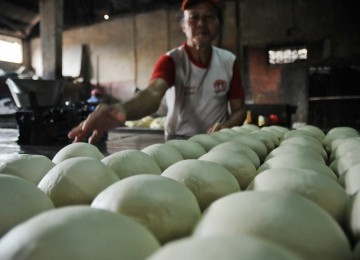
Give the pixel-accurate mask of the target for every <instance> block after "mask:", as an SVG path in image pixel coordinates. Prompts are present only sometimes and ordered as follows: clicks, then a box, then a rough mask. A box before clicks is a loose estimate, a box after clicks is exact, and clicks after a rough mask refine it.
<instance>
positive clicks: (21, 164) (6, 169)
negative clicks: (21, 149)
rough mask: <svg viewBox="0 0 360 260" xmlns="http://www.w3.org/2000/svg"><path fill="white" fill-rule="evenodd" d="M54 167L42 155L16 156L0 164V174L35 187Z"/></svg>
mask: <svg viewBox="0 0 360 260" xmlns="http://www.w3.org/2000/svg"><path fill="white" fill-rule="evenodd" d="M54 165H55V164H54V163H53V162H52V161H51V160H50V159H49V158H48V157H46V156H44V155H31V154H18V155H16V156H13V157H10V158H8V159H6V160H5V161H2V162H1V163H0V173H3V174H9V175H14V176H17V177H21V178H23V179H26V180H28V181H30V182H32V183H34V184H36V185H37V184H38V183H39V182H40V180H41V179H42V178H43V177H44V175H45V174H46V173H47V172H48V171H49V170H50V169H51V168H52V167H54Z"/></svg>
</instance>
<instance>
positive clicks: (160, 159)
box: [141, 143, 184, 171]
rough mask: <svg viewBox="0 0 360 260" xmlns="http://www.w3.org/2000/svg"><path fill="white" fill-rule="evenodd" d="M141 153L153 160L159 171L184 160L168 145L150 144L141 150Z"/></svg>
mask: <svg viewBox="0 0 360 260" xmlns="http://www.w3.org/2000/svg"><path fill="white" fill-rule="evenodd" d="M141 151H142V152H144V153H146V154H148V155H150V156H151V157H152V158H154V160H155V161H156V163H157V164H158V166H159V167H160V169H161V171H164V170H165V169H166V168H167V167H169V166H170V165H172V164H174V163H176V162H178V161H181V160H183V159H184V158H183V157H182V155H181V153H180V152H179V151H178V150H177V149H176V148H174V147H172V146H171V145H169V144H160V143H158V144H152V145H149V146H147V147H145V148H143V149H142V150H141Z"/></svg>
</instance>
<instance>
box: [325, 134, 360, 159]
mask: <svg viewBox="0 0 360 260" xmlns="http://www.w3.org/2000/svg"><path fill="white" fill-rule="evenodd" d="M335 143H336V145H334V144H335ZM332 144H333V146H332V152H331V154H330V156H329V159H330V161H334V160H335V159H336V158H339V157H340V156H342V155H344V154H345V153H347V152H348V151H349V150H353V149H359V148H360V137H349V138H343V139H341V138H340V139H336V140H335V141H333V142H332Z"/></svg>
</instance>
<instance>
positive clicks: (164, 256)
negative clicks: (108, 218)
mask: <svg viewBox="0 0 360 260" xmlns="http://www.w3.org/2000/svg"><path fill="white" fill-rule="evenodd" d="M169 259H172V260H183V259H196V260H219V259H221V260H235V259H259V260H260V259H267V260H281V259H283V260H291V259H294V260H295V259H298V260H300V258H299V257H298V256H297V255H295V254H294V253H293V252H291V251H289V250H288V249H286V248H284V247H281V246H280V245H278V244H275V243H272V242H269V241H266V240H263V239H259V238H257V237H254V236H247V235H229V236H226V235H221V236H215V237H188V238H183V239H179V240H176V241H174V242H170V243H168V244H166V245H164V246H163V247H162V248H160V249H159V250H157V251H156V252H155V253H153V254H152V255H151V256H150V257H149V259H148V260H169Z"/></svg>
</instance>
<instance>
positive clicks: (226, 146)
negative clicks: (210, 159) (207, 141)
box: [209, 141, 260, 168]
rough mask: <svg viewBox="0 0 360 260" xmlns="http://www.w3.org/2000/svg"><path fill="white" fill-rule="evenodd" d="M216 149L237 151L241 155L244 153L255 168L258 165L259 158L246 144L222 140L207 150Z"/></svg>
mask: <svg viewBox="0 0 360 260" xmlns="http://www.w3.org/2000/svg"><path fill="white" fill-rule="evenodd" d="M218 149H220V150H225V151H232V152H237V153H240V154H242V155H245V156H246V157H247V158H248V159H249V160H250V161H251V162H252V163H253V164H254V166H255V168H258V167H259V166H260V159H259V156H258V154H257V153H256V152H255V151H254V150H253V149H251V148H250V147H249V146H247V145H246V144H241V143H238V142H231V141H229V142H224V143H221V144H218V145H216V146H215V147H213V148H212V149H211V150H210V151H209V152H211V151H213V150H218Z"/></svg>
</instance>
